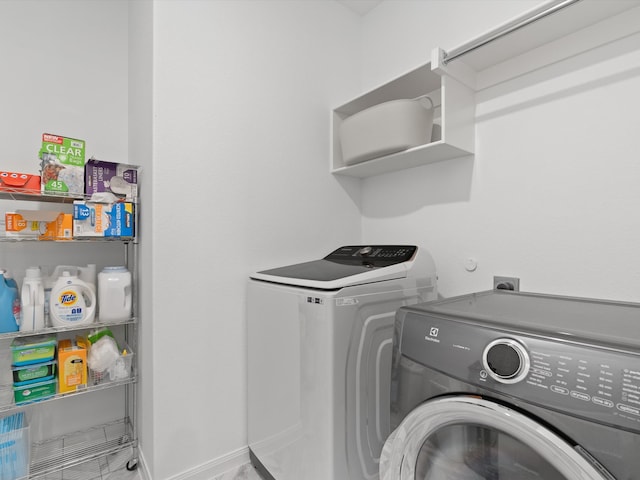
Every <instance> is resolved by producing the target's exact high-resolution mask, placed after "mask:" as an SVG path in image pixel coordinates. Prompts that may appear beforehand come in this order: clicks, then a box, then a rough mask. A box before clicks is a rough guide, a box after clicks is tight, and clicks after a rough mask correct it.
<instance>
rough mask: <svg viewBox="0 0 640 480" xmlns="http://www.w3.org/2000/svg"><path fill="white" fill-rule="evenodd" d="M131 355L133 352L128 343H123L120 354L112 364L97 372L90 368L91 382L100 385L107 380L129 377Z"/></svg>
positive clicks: (131, 364) (112, 380) (130, 373)
mask: <svg viewBox="0 0 640 480" xmlns="http://www.w3.org/2000/svg"><path fill="white" fill-rule="evenodd" d="M133 356H134V352H133V351H132V350H131V347H129V345H127V344H126V343H125V344H124V346H123V348H122V349H121V351H120V356H119V357H118V359H117V360H116V362H115V364H114V365H112V366H111V367H109V368H107V369H106V370H105V371H103V372H97V371H95V370H91V369H90V371H91V378H92V384H93V385H100V384H103V383H108V382H116V381H121V380H126V379H127V378H129V377H131V375H132V371H131V370H132V366H133Z"/></svg>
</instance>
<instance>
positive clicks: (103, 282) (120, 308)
mask: <svg viewBox="0 0 640 480" xmlns="http://www.w3.org/2000/svg"><path fill="white" fill-rule="evenodd" d="M98 307H99V312H98V313H99V315H98V316H99V318H100V321H101V322H107V323H109V322H121V321H125V320H128V319H129V318H131V272H129V270H127V268H126V267H124V266H117V267H104V268H103V269H102V271H101V272H100V273H99V274H98Z"/></svg>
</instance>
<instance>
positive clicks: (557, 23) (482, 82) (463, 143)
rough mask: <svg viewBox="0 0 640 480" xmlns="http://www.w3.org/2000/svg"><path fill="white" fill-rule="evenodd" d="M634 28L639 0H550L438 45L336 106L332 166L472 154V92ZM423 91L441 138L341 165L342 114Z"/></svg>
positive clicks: (386, 168)
mask: <svg viewBox="0 0 640 480" xmlns="http://www.w3.org/2000/svg"><path fill="white" fill-rule="evenodd" d="M549 10H553V13H551V14H547V13H548V11H549ZM541 12H543V13H544V15H542V14H541V15H539V14H540V13H541ZM532 18H535V19H536V20H535V21H534V22H531V23H529V21H530V20H531V19H532ZM637 32H640V0H606V1H605V0H550V1H548V2H545V3H543V4H541V5H539V6H538V7H536V8H534V9H532V10H530V11H528V12H525V13H524V14H522V15H520V16H518V17H516V18H514V19H512V20H510V21H508V22H505V23H504V24H502V25H499V26H498V27H496V28H494V29H492V30H490V31H488V32H486V33H485V34H483V35H480V36H479V37H477V38H475V39H472V40H470V41H469V42H467V43H465V44H462V45H460V46H459V47H456V48H453V49H450V50H447V51H445V50H443V49H440V48H436V49H434V50H433V52H432V54H431V62H430V63H427V64H425V65H422V66H421V67H418V68H416V69H415V70H412V71H410V72H408V73H406V74H404V75H402V76H400V77H398V78H396V79H394V80H391V81H390V82H388V83H386V84H384V85H382V86H380V87H378V88H376V89H374V90H371V91H370V92H368V93H365V94H363V95H361V96H359V97H357V98H355V99H353V100H351V101H350V102H348V103H345V104H344V105H341V106H339V107H337V108H335V109H334V110H333V113H332V119H331V120H332V137H331V138H332V145H331V154H332V155H331V172H332V173H333V174H336V175H348V176H354V177H360V178H364V177H370V176H374V175H380V174H383V173H387V172H391V171H395V170H402V169H406V168H412V167H416V166H419V165H425V164H428V163H433V162H437V161H441V160H447V159H451V158H456V157H461V156H465V155H470V154H473V153H474V151H475V124H474V122H475V92H477V91H479V90H482V89H484V88H488V87H490V86H492V85H496V84H498V83H500V82H503V81H505V80H508V79H510V78H515V77H517V76H519V75H523V74H525V73H528V72H531V71H534V70H536V69H539V68H542V67H544V66H547V65H550V64H553V63H555V62H559V61H561V60H564V59H567V58H570V57H572V56H575V55H578V54H580V53H583V52H586V51H588V50H590V49H593V48H595V47H598V46H601V45H605V44H607V43H610V42H613V41H616V40H619V39H621V38H624V37H626V36H629V35H632V34H634V33H637ZM477 45H481V46H477ZM469 48H471V49H470V50H469V51H466V50H467V49H469ZM463 52H466V53H463ZM456 56H457V58H455V57H456ZM421 95H429V97H430V98H431V100H432V101H433V103H434V105H435V106H436V110H435V113H436V117H435V121H434V125H436V126H437V127H435V128H437V131H438V132H439V136H438V137H435V138H433V139H432V142H431V143H428V144H425V145H421V146H418V147H414V148H411V149H408V150H405V151H403V152H399V153H394V154H392V155H387V156H384V157H379V158H376V159H373V160H368V161H366V162H362V163H357V164H354V165H346V164H345V162H344V161H343V159H342V152H341V147H340V138H339V129H340V125H341V123H342V121H343V120H344V119H345V118H347V117H349V116H351V115H353V114H355V113H358V112H360V111H362V110H365V109H367V108H369V107H372V106H374V105H377V104H379V103H383V102H387V101H391V100H397V99H403V98H416V97H418V96H421ZM438 114H439V116H438Z"/></svg>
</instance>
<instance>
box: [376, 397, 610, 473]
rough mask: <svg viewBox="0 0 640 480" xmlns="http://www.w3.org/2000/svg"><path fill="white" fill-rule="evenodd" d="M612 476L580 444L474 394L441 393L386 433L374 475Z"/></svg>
mask: <svg viewBox="0 0 640 480" xmlns="http://www.w3.org/2000/svg"><path fill="white" fill-rule="evenodd" d="M516 478H517V479H518V480H533V479H536V480H604V479H606V480H615V479H614V477H613V476H612V475H611V474H609V473H608V472H607V471H606V470H605V469H604V468H603V467H602V466H601V465H599V464H598V463H597V462H596V460H595V459H593V458H592V457H590V456H589V455H588V454H587V453H586V452H584V450H582V449H581V448H580V447H577V446H573V445H571V444H569V443H568V442H567V441H566V440H565V439H563V438H561V437H559V436H558V435H557V434H555V433H554V432H552V431H551V430H549V429H548V428H546V427H545V426H544V425H542V424H540V423H537V422H535V421H533V420H532V419H530V418H529V417H527V416H525V415H523V414H521V413H519V412H517V411H515V410H512V409H510V408H508V407H505V406H503V405H500V404H498V403H495V402H492V401H489V400H486V399H484V398H480V397H471V396H456V397H443V398H440V399H436V400H431V401H428V402H425V403H423V404H422V405H420V406H419V407H418V408H416V409H415V410H413V411H412V412H411V413H410V414H409V415H407V417H406V418H405V419H404V421H403V422H402V423H401V424H400V426H399V427H398V428H397V429H396V430H395V431H394V432H393V433H392V434H391V435H390V436H389V438H388V439H387V441H386V443H385V445H384V448H383V450H382V456H381V459H380V479H381V480H414V479H419V480H498V479H516Z"/></svg>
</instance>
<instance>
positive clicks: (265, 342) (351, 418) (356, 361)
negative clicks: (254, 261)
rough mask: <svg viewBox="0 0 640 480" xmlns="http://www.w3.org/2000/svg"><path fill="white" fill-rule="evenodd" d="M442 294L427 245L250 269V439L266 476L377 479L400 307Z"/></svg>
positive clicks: (349, 249) (362, 249)
mask: <svg viewBox="0 0 640 480" xmlns="http://www.w3.org/2000/svg"><path fill="white" fill-rule="evenodd" d="M435 298H436V271H435V265H434V262H433V259H432V258H431V255H430V254H429V252H427V251H426V250H424V249H422V248H419V247H417V246H410V245H401V246H397V245H382V246H346V247H341V248H338V249H337V250H335V251H334V252H332V253H330V254H329V255H327V256H326V257H324V258H322V259H319V260H313V261H310V262H305V263H300V264H296V265H291V266H286V267H280V268H275V269H272V270H266V271H262V272H258V273H255V274H253V275H251V278H250V280H249V285H248V317H247V320H248V324H247V331H248V337H247V340H248V438H249V449H250V456H251V460H252V462H253V464H254V465H255V466H256V468H258V470H259V471H260V472H261V474H262V475H263V476H264V477H265V478H267V479H275V480H347V479H349V480H365V479H377V478H378V462H379V456H380V451H381V450H382V446H383V444H384V441H385V439H386V437H387V435H388V434H389V430H390V426H389V411H390V405H389V398H390V391H389V388H390V387H389V385H390V376H391V352H392V338H393V323H394V317H395V312H396V310H398V309H399V308H400V307H402V306H407V305H412V304H416V303H419V302H424V301H428V300H433V299H435Z"/></svg>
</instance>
